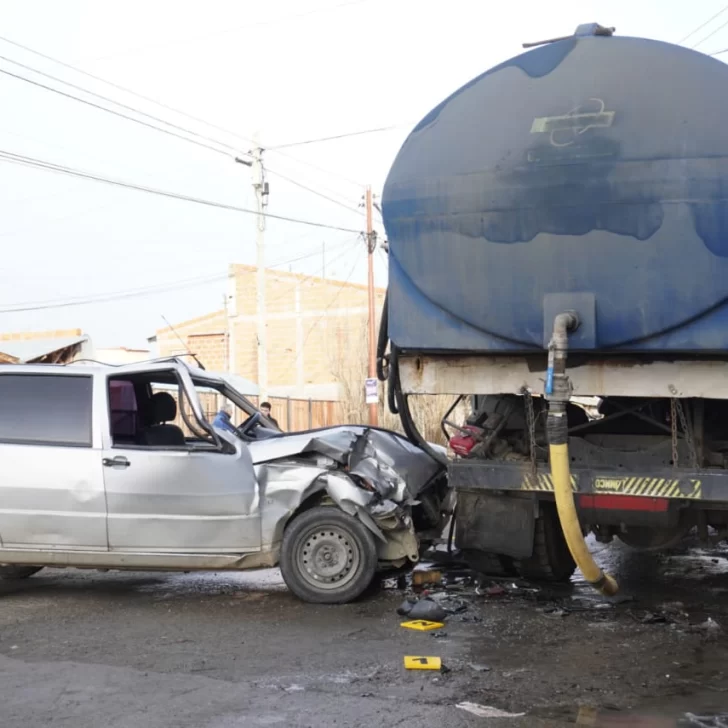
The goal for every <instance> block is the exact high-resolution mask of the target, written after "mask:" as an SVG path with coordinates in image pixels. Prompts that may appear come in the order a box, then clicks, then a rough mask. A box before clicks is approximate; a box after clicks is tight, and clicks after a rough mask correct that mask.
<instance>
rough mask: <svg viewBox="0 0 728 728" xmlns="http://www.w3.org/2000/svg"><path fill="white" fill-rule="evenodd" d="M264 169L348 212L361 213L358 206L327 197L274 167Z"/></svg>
mask: <svg viewBox="0 0 728 728" xmlns="http://www.w3.org/2000/svg"><path fill="white" fill-rule="evenodd" d="M266 170H267V171H268V172H270V173H271V174H274V175H276V176H277V177H280V178H281V179H284V180H286V182H290V183H291V184H292V185H296V187H300V188H301V189H302V190H306V191H307V192H311V193H312V194H314V195H316V196H317V197H321V198H322V199H324V200H328V201H329V202H333V203H334V204H335V205H339V206H340V207H343V208H344V209H346V210H349V211H350V212H355V213H356V214H357V215H362V214H363V212H362V211H361V210H360V209H359V208H358V207H352V206H351V205H347V204H346V203H345V202H340V201H339V200H336V199H334V198H333V197H329V195H327V194H325V193H323V192H319V191H318V190H315V189H314V188H313V187H309V186H308V185H305V184H303V183H302V182H297V181H296V180H295V179H291V178H290V177H287V176H286V175H285V174H283V173H282V172H276V171H275V170H274V169H271V168H270V167H266Z"/></svg>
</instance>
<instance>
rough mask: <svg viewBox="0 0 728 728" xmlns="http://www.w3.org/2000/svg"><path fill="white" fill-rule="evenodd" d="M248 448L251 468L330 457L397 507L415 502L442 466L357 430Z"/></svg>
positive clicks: (407, 445)
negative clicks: (405, 502) (308, 458)
mask: <svg viewBox="0 0 728 728" xmlns="http://www.w3.org/2000/svg"><path fill="white" fill-rule="evenodd" d="M435 447H437V446H435ZM248 448H249V451H250V454H251V457H252V459H253V463H254V464H255V465H260V464H263V463H270V462H272V461H276V460H285V459H290V458H295V457H296V456H301V455H310V454H317V455H322V456H324V457H326V458H331V459H332V460H335V461H336V462H338V463H339V464H341V465H343V466H345V468H346V470H347V471H348V472H349V473H350V474H352V475H355V476H357V477H359V478H361V479H362V481H364V482H365V483H367V484H369V485H371V486H372V487H373V488H374V489H375V490H376V491H377V492H378V493H379V494H380V495H381V496H382V497H383V498H391V499H392V500H394V501H396V502H400V503H401V502H404V501H406V500H408V499H414V498H416V497H417V495H418V494H419V493H420V491H421V490H422V489H423V488H424V487H425V486H426V485H428V484H429V483H430V482H431V481H432V479H433V478H435V477H436V476H437V475H438V474H440V473H441V472H442V471H443V467H442V465H440V464H439V463H437V462H436V461H435V460H433V459H432V458H431V457H430V456H429V455H428V454H427V453H425V452H424V451H423V450H421V449H420V448H419V447H417V446H416V445H413V444H412V443H411V442H409V440H407V439H406V438H404V437H402V436H401V435H398V434H397V433H394V432H391V431H388V430H381V429H377V428H370V427H366V426H363V425H344V426H339V427H330V428H327V429H323V430H314V431H311V432H303V433H292V434H290V435H281V436H278V437H271V438H267V439H263V440H254V441H252V442H250V443H248Z"/></svg>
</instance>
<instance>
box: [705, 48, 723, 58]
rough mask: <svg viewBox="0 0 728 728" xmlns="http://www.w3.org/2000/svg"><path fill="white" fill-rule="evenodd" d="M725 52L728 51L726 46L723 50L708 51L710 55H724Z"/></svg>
mask: <svg viewBox="0 0 728 728" xmlns="http://www.w3.org/2000/svg"><path fill="white" fill-rule="evenodd" d="M724 53H728V48H724V49H723V50H722V51H715V53H708V55H709V56H722V55H723V54H724Z"/></svg>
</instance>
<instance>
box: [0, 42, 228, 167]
mask: <svg viewBox="0 0 728 728" xmlns="http://www.w3.org/2000/svg"><path fill="white" fill-rule="evenodd" d="M0 60H3V61H7V62H9V63H12V64H14V65H16V66H20V67H21V68H24V69H25V70H26V71H31V72H32V73H37V74H38V75H39V76H44V77H45V78H48V79H50V80H51V81H56V82H57V83H62V84H64V85H65V86H68V87H69V88H72V89H75V90H76V91H81V92H82V93H85V94H88V95H89V96H94V97H95V98H98V99H101V100H103V101H107V102H109V103H111V104H115V105H116V106H119V107H120V108H122V109H126V110H127V111H132V112H133V113H135V114H139V115H140V116H144V117H146V118H148V119H152V120H153V121H157V122H159V123H161V124H166V125H167V126H169V127H172V128H173V129H177V130H179V131H183V132H185V134H190V135H191V136H193V137H199V138H200V139H204V140H205V141H208V142H212V143H213V144H216V145H218V146H220V147H225V148H227V149H228V150H230V152H233V153H234V154H240V150H239V149H237V148H236V147H233V146H230V145H229V144H226V143H225V142H221V141H218V140H217V139H214V138H213V137H209V136H206V135H204V134H200V133H199V132H196V131H193V130H192V129H187V128H186V127H184V126H180V125H179V124H174V123H173V122H171V121H166V120H165V119H161V118H160V117H158V116H154V114H149V113H147V112H146V111H141V110H140V109H137V108H135V107H134V106H129V105H128V104H123V103H121V102H120V101H115V100H114V99H111V98H109V97H108V96H104V95H103V94H99V93H96V92H95V91H90V90H89V89H87V88H84V87H83V86H79V85H77V84H74V83H71V82H70V81H64V80H63V79H62V78H58V77H57V76H53V75H51V74H50V73H46V72H45V71H40V70H38V69H37V68H33V67H32V66H28V65H26V64H25V63H20V61H15V60H13V59H12V58H8V57H7V56H2V55H0ZM0 70H1V69H0ZM2 72H3V73H7V74H8V75H13V74H10V72H9V71H4V70H3V71H2ZM14 77H15V78H18V79H21V80H24V81H28V83H35V82H34V81H31V80H30V79H28V78H25V77H24V76H19V75H16V76H14ZM37 85H39V86H41V88H46V89H49V90H50V91H53V92H54V93H62V94H63V95H64V96H67V97H68V98H72V99H75V100H76V101H80V102H82V103H90V102H87V101H86V100H84V99H80V98H78V97H77V96H73V95H72V94H66V93H64V92H62V91H60V90H58V89H54V88H51V87H48V86H44V85H42V84H37ZM93 106H94V108H97V109H101V110H103V111H108V112H109V113H112V114H115V115H117V116H119V115H120V114H119V113H118V112H116V111H114V110H113V109H108V108H106V107H102V106H99V105H96V104H93ZM122 116H123V118H125V119H130V120H131V121H135V122H137V123H143V122H139V120H138V119H134V118H132V117H128V116H126V115H122ZM144 126H147V127H151V128H153V129H157V131H161V132H164V133H170V132H168V131H167V130H165V129H160V128H159V127H156V126H153V125H150V124H147V123H144ZM174 136H177V137H178V138H180V139H184V140H185V141H189V142H192V143H193V144H199V142H196V141H195V140H193V139H189V138H187V137H184V136H181V135H179V134H174ZM199 146H204V147H206V148H207V149H212V150H213V151H217V152H219V153H220V154H225V155H226V156H229V155H228V153H227V152H223V151H222V150H221V149H213V147H210V146H208V145H207V144H201V145H199Z"/></svg>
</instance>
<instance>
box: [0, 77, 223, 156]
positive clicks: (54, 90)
mask: <svg viewBox="0 0 728 728" xmlns="http://www.w3.org/2000/svg"><path fill="white" fill-rule="evenodd" d="M0 73H3V74H5V75H6V76H10V77H11V78H15V79H18V80H19V81H25V82H26V83H29V84H31V85H33V86H37V87H38V88H42V89H45V90H46V91H51V92H52V93H54V94H58V95H59V96H63V97H65V98H67V99H73V100H74V101H78V102H80V103H82V104H86V106H91V107H93V108H94V109H99V110H100V111H106V112H107V113H109V114H113V115H114V116H118V117H120V118H122V119H127V120H128V121H133V122H134V123H136V124H140V125H141V126H144V127H147V128H148V129H154V130H156V131H160V132H162V133H163V134H168V135H169V136H173V137H176V138H177V139H182V140H184V141H186V142H190V143H191V144H196V145H197V146H199V147H204V148H205V149H209V150H211V151H213V152H217V153H218V154H224V155H225V156H227V157H229V156H231V155H230V153H229V152H225V151H223V150H222V149H219V148H218V147H213V146H211V145H210V144H205V143H204V142H200V141H197V140H196V139H191V138H190V137H186V136H183V135H182V134H177V133H176V132H174V131H172V130H170V129H162V127H159V126H156V125H154V124H150V123H148V122H146V121H142V119H136V118H134V117H133V116H129V115H128V114H123V113H121V112H120V111H114V109H109V108H108V107H106V106H102V105H101V104H95V103H94V102H93V101H89V100H88V99H82V98H81V97H80V96H74V95H73V94H69V93H67V92H65V91H61V90H60V89H57V88H53V86H48V85H47V84H44V83H41V82H40V81H34V80H33V79H31V78H27V77H26V76H22V75H20V74H18V73H13V72H12V71H8V70H7V69H5V68H0ZM61 83H64V81H61ZM69 85H71V84H69ZM85 93H88V94H92V95H94V96H98V95H99V94H95V93H94V92H92V91H85ZM101 98H105V97H101ZM112 103H116V102H114V101H112ZM119 105H120V106H124V105H123V104H119ZM137 113H144V112H137ZM231 149H234V148H233V147H231Z"/></svg>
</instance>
